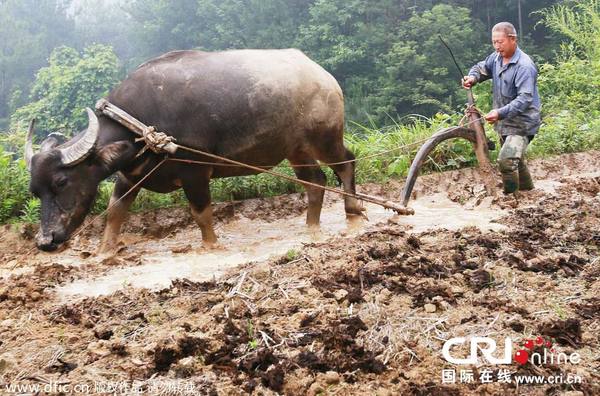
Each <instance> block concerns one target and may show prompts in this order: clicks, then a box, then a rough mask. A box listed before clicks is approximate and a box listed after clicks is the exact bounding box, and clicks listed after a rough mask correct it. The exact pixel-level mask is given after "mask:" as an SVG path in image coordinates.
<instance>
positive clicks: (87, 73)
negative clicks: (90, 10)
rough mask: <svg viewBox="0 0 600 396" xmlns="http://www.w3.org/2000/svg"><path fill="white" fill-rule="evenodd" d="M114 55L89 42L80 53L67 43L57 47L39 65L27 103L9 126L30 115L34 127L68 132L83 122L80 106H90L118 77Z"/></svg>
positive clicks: (28, 117) (17, 112) (83, 115)
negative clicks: (44, 65) (42, 64)
mask: <svg viewBox="0 0 600 396" xmlns="http://www.w3.org/2000/svg"><path fill="white" fill-rule="evenodd" d="M118 72H119V69H118V64H117V57H116V55H115V54H114V52H113V51H112V49H111V48H110V47H107V46H105V45H100V44H97V45H92V46H89V47H87V48H85V50H84V51H83V53H82V54H80V53H79V52H78V51H77V50H75V49H73V48H70V47H58V48H56V49H55V50H54V51H53V52H52V54H51V55H50V59H49V65H48V66H47V67H44V68H42V69H40V71H39V72H38V73H37V76H36V80H35V82H34V84H33V87H32V89H31V99H32V101H31V103H29V104H27V105H25V106H23V107H21V108H19V109H17V110H16V111H15V113H14V115H13V116H12V118H11V127H12V129H18V127H19V126H20V125H25V124H26V123H28V122H29V120H30V119H32V118H36V119H37V120H38V123H37V125H38V128H37V129H38V130H42V131H62V132H66V134H71V133H72V132H73V131H76V130H80V129H82V128H84V127H85V125H87V117H86V115H85V112H84V108H85V107H86V106H87V107H93V106H94V104H95V103H96V101H97V100H98V99H99V98H101V97H103V96H105V95H106V94H107V93H108V91H109V90H110V88H112V87H113V86H114V84H115V83H116V82H117V81H118Z"/></svg>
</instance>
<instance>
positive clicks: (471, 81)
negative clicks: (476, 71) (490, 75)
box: [462, 76, 477, 89]
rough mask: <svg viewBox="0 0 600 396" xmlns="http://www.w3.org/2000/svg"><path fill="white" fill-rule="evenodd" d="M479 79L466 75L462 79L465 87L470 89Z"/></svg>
mask: <svg viewBox="0 0 600 396" xmlns="http://www.w3.org/2000/svg"><path fill="white" fill-rule="evenodd" d="M476 82H477V79H476V78H475V77H473V76H464V77H463V79H462V86H463V88H464V89H470V88H471V87H472V86H473V85H475V83H476Z"/></svg>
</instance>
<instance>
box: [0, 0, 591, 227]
mask: <svg viewBox="0 0 600 396" xmlns="http://www.w3.org/2000/svg"><path fill="white" fill-rule="evenodd" d="M33 3H34V2H33V1H32V0H24V1H17V0H6V1H0V22H2V23H0V35H1V37H2V43H3V47H2V48H0V223H4V222H14V221H28V222H30V221H37V219H38V217H39V202H38V201H37V200H35V199H33V198H32V197H31V196H30V195H29V193H28V181H29V175H28V172H27V170H26V168H25V164H24V162H23V160H22V159H21V153H22V147H23V141H24V137H25V132H26V127H27V124H28V121H29V119H31V118H33V117H36V118H37V119H38V127H37V131H38V133H40V135H39V136H38V137H37V141H38V142H39V141H41V138H42V137H43V136H42V134H46V133H48V132H53V131H61V132H63V133H65V134H66V135H68V136H70V135H72V134H73V133H74V132H75V131H77V130H80V129H82V128H84V127H85V123H86V118H85V114H84V112H83V108H84V107H86V106H88V107H92V106H93V105H94V103H95V102H96V100H97V99H99V98H101V97H103V96H104V95H105V94H106V92H107V91H108V90H109V89H110V88H111V87H113V86H114V84H115V83H117V82H118V81H119V80H120V79H121V78H122V77H123V76H124V72H126V71H128V70H131V69H132V68H133V67H135V66H136V65H137V64H139V63H140V62H141V61H143V60H144V59H147V58H148V57H150V56H154V55H156V54H159V53H162V52H165V51H168V50H171V49H182V48H202V49H206V50H219V49H226V48H252V47H263V48H266V47H274V48H283V47H298V48H301V49H302V50H304V51H305V52H306V53H308V54H309V55H310V56H311V57H312V58H313V59H315V60H316V61H317V62H319V63H320V64H321V65H323V66H324V67H325V68H326V69H327V70H329V71H330V72H331V73H332V74H333V75H334V76H335V77H336V78H337V79H338V80H339V81H340V83H341V85H342V87H343V89H344V92H345V95H346V109H347V110H346V119H347V133H346V144H347V146H348V147H349V148H350V149H351V150H352V151H353V152H354V153H355V155H356V156H357V157H358V158H364V159H362V160H360V161H359V162H358V164H357V180H358V182H359V183H366V182H383V181H386V180H388V179H390V178H402V177H404V176H406V173H407V171H408V168H409V166H410V163H411V160H412V158H413V157H414V155H415V153H416V151H417V150H418V148H419V147H420V143H421V142H422V141H423V140H425V139H426V138H428V137H429V136H431V134H433V133H434V132H435V131H436V130H438V129H441V128H445V127H448V126H452V125H456V124H457V123H458V122H459V120H460V119H461V117H462V114H461V113H460V112H461V110H462V109H461V108H462V107H463V103H464V102H465V101H466V100H465V93H464V92H463V91H462V90H461V89H460V87H459V86H458V83H457V80H458V75H457V72H456V70H455V67H454V65H453V63H452V61H451V59H450V57H449V56H448V55H447V52H446V50H445V48H443V47H442V45H441V43H440V42H439V40H438V35H442V36H444V37H446V38H447V39H448V40H449V41H450V44H451V45H452V46H453V48H454V49H455V52H456V55H457V57H458V59H459V61H460V62H461V63H462V64H463V66H465V67H466V66H468V65H470V64H471V63H473V62H474V61H476V60H478V59H482V58H483V57H484V56H485V55H486V54H487V53H489V52H490V51H491V47H490V46H489V44H488V41H489V38H488V36H489V34H488V30H489V28H490V26H491V25H492V24H493V23H495V22H497V21H498V20H501V19H508V20H511V21H513V22H515V24H516V25H517V27H518V20H516V18H514V17H515V16H516V15H517V12H516V7H517V6H518V3H520V2H518V1H514V0H506V1H497V2H491V1H488V2H485V4H484V5H481V6H478V7H475V8H473V7H474V5H473V4H474V2H472V1H466V0H448V1H433V0H431V1H419V2H414V1H412V0H410V1H409V0H403V1H390V0H370V1H366V0H352V1H347V0H345V1H342V0H327V1H325V0H294V1H288V0H285V1H284V0H261V1H258V0H256V1H255V0H225V1H215V0H178V1H177V3H178V6H173V2H171V1H165V0H136V1H131V2H125V1H120V0H112V1H108V0H105V1H104V2H97V1H91V0H79V1H76V2H73V4H71V7H70V8H69V7H68V4H70V3H71V2H69V1H58V2H57V1H56V0H54V1H53V0H42V1H39V2H35V5H34V4H33ZM59 3H60V4H59ZM417 3H418V4H417ZM114 4H119V7H114V6H112V5H114ZM521 6H522V7H523V15H525V16H526V18H525V21H524V23H523V32H522V33H523V34H522V35H521V37H522V43H521V44H522V46H523V47H524V49H525V50H526V51H527V52H528V53H530V54H532V55H533V56H534V58H535V59H536V60H537V61H538V64H539V65H540V78H539V88H540V95H541V97H542V101H543V104H544V108H543V113H544V115H543V125H542V128H541V131H540V133H539V135H538V137H537V138H536V139H535V140H534V141H533V143H532V145H531V148H530V154H531V155H530V156H531V157H541V156H547V155H549V154H560V153H565V152H574V151H582V150H587V149H592V148H600V51H599V50H598V48H599V46H598V40H600V39H599V37H600V34H599V33H600V1H598V0H585V1H578V2H574V1H563V2H558V1H538V0H530V1H527V2H522V4H521ZM543 7H549V8H545V9H543ZM67 9H70V10H71V11H70V14H69V13H67V12H66V10H67ZM123 11H124V12H123ZM532 11H535V13H533V14H531V12H532ZM534 26H536V28H535V29H534ZM122 37H127V40H122V39H119V38H122ZM548 37H550V38H548ZM98 43H103V44H98ZM46 59H48V60H47V61H46ZM489 91H490V86H489V84H482V85H480V86H477V87H476V90H475V92H476V96H477V103H478V106H479V107H480V108H482V110H484V111H486V110H489V109H490V104H489V103H490V99H491V95H490V93H489ZM415 114H421V115H415ZM1 130H6V132H1ZM488 133H489V136H490V137H491V138H494V139H495V134H494V132H493V131H492V130H491V128H490V129H489V132H488ZM394 149H396V150H394ZM382 152H385V154H384V155H380V156H377V155H375V154H378V153H382ZM495 155H496V153H494V152H492V156H495ZM475 163H476V160H475V156H474V153H473V152H472V149H471V146H470V144H469V143H467V142H465V141H460V140H459V141H451V142H447V143H445V144H444V145H442V146H440V147H439V148H438V149H437V150H436V151H435V152H434V153H432V155H431V156H430V158H428V160H427V162H426V164H425V169H424V171H425V172H431V171H441V170H448V169H456V168H461V167H465V166H472V165H474V164H475ZM274 170H275V171H277V172H282V173H285V174H288V175H291V176H293V175H294V173H293V170H292V169H291V168H290V167H289V166H287V165H286V164H285V163H284V164H282V165H280V166H278V167H277V168H275V169H274ZM324 170H325V172H326V174H327V177H328V183H329V184H330V185H336V184H337V180H336V179H335V177H334V175H333V173H332V172H331V170H329V169H328V168H324ZM211 190H212V194H213V200H215V201H224V200H237V199H246V198H251V197H264V196H273V195H278V194H283V193H291V192H297V191H302V187H299V186H298V185H296V184H294V183H291V182H288V181H285V180H282V179H278V178H274V177H272V176H269V175H264V174H263V175H257V176H248V177H238V178H228V179H216V180H213V181H212V184H211ZM111 192H112V182H111V181H110V180H109V181H106V182H104V183H103V184H102V185H101V186H100V189H99V193H98V199H97V201H96V204H95V206H94V209H93V211H94V213H100V212H102V211H103V210H104V209H105V208H106V205H107V202H108V200H109V198H110V194H111ZM184 204H186V200H185V198H184V196H183V193H182V192H181V191H178V192H175V193H172V194H155V193H150V192H148V191H143V192H142V193H141V194H140V195H139V196H138V198H137V199H136V201H135V203H134V207H133V210H136V211H139V210H147V209H152V208H157V207H166V206H175V205H184Z"/></svg>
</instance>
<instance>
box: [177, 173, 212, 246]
mask: <svg viewBox="0 0 600 396" xmlns="http://www.w3.org/2000/svg"><path fill="white" fill-rule="evenodd" d="M209 181H210V177H204V178H202V179H201V180H197V179H196V180H194V182H193V183H192V182H190V183H187V184H186V183H184V184H183V191H184V192H185V196H186V197H187V199H188V201H189V202H190V209H191V211H192V216H193V217H194V220H196V223H197V224H198V226H199V227H200V231H202V243H203V244H204V245H206V246H209V247H212V246H213V245H214V244H216V243H217V235H216V234H215V230H214V228H213V216H212V206H211V202H210V187H209V185H210V184H209Z"/></svg>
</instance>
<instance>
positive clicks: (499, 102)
mask: <svg viewBox="0 0 600 396" xmlns="http://www.w3.org/2000/svg"><path fill="white" fill-rule="evenodd" d="M492 44H493V45H494V49H495V50H496V52H495V53H493V54H491V55H490V56H488V57H487V58H486V59H485V60H484V61H483V62H479V63H478V64H476V65H475V66H473V68H471V70H470V71H469V75H468V76H465V77H464V78H463V87H464V88H466V89H469V88H471V87H472V86H473V85H475V84H477V83H480V82H482V81H485V80H489V79H492V86H493V96H494V105H493V108H494V109H493V110H492V111H490V112H489V113H488V114H487V115H486V116H485V119H486V121H487V122H489V123H490V124H494V129H495V130H496V131H497V132H498V133H499V135H500V138H501V142H502V149H501V150H500V155H499V157H498V164H499V168H500V172H501V173H502V183H503V185H504V193H505V194H510V193H514V192H516V191H518V190H532V189H533V181H532V180H531V175H530V173H529V170H528V169H527V163H526V162H525V152H526V151H527V145H528V144H529V142H531V140H532V139H533V137H534V136H535V134H536V133H537V132H538V129H539V127H540V110H541V102H540V97H539V95H538V90H537V67H536V66H535V64H534V63H533V61H532V60H531V58H530V57H529V56H528V55H527V54H526V53H525V52H523V51H521V49H520V48H519V47H518V45H517V44H518V43H517V31H516V29H515V27H514V26H513V25H512V24H511V23H508V22H500V23H499V24H497V25H496V26H494V28H493V29H492Z"/></svg>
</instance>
